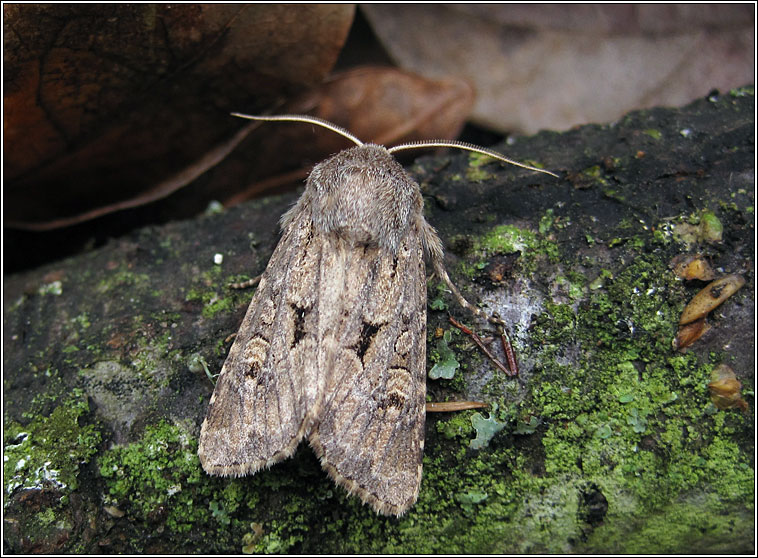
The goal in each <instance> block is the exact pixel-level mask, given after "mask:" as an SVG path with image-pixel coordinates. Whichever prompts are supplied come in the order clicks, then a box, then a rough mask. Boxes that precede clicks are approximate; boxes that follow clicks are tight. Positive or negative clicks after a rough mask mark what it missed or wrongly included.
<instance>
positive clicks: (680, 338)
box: [672, 318, 711, 351]
mask: <svg viewBox="0 0 758 558" xmlns="http://www.w3.org/2000/svg"><path fill="white" fill-rule="evenodd" d="M710 329H711V326H710V325H708V322H706V321H705V318H700V319H699V320H695V321H694V322H690V323H688V324H685V325H682V326H679V331H678V332H677V334H676V338H675V339H674V341H673V343H672V345H673V347H674V350H675V351H677V350H679V351H680V350H682V349H684V348H686V347H689V346H690V345H692V344H693V343H694V342H695V341H697V340H698V339H700V338H701V337H702V336H703V335H705V333H706V332H708V331H710Z"/></svg>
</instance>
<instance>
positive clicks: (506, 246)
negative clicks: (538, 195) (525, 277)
mask: <svg viewBox="0 0 758 558" xmlns="http://www.w3.org/2000/svg"><path fill="white" fill-rule="evenodd" d="M541 226H542V228H543V229H544V230H545V231H546V232H547V231H549V229H550V228H551V227H552V226H553V217H552V213H550V212H547V213H546V215H545V221H544V222H543V223H542V225H541ZM472 252H473V253H474V254H475V255H476V256H478V257H479V258H481V261H480V262H479V263H478V264H475V267H474V269H473V270H471V271H473V272H474V273H477V272H479V271H480V270H481V269H482V268H483V267H484V266H485V265H486V260H487V259H489V258H490V257H492V256H494V255H497V254H513V253H516V252H520V253H521V257H520V258H519V263H520V265H521V267H522V269H523V270H524V272H526V273H528V272H530V271H533V270H534V269H535V267H536V265H537V262H538V261H539V260H540V259H542V258H545V257H547V258H548V260H549V261H551V262H556V261H557V259H558V246H557V245H556V244H555V243H554V242H553V241H551V240H549V239H548V238H546V237H545V236H544V233H540V234H538V233H534V232H532V231H530V230H528V229H520V228H518V227H515V226H513V225H500V226H497V227H494V228H493V229H492V230H491V231H490V232H489V233H487V234H485V235H483V236H481V237H479V238H477V239H475V241H474V245H473V249H472Z"/></svg>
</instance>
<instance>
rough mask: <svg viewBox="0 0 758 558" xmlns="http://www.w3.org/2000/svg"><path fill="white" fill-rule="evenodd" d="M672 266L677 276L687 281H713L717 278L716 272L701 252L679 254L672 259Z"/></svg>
mask: <svg viewBox="0 0 758 558" xmlns="http://www.w3.org/2000/svg"><path fill="white" fill-rule="evenodd" d="M671 267H672V268H673V269H674V273H675V274H676V276H677V277H679V278H681V279H684V280H685V281H691V280H692V279H699V280H701V281H712V280H713V279H715V278H716V272H715V271H713V268H711V266H710V264H708V262H707V261H706V260H705V258H703V256H701V255H700V254H679V255H678V256H676V257H675V258H674V259H673V260H671Z"/></svg>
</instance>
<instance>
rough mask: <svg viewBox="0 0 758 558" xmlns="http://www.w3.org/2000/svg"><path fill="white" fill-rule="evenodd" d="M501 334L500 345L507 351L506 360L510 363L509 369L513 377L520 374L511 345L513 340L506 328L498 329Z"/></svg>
mask: <svg viewBox="0 0 758 558" xmlns="http://www.w3.org/2000/svg"><path fill="white" fill-rule="evenodd" d="M498 331H499V333H500V343H501V344H502V345H503V351H505V359H506V360H507V361H508V368H510V369H511V375H513V376H515V375H517V374H518V372H519V370H518V363H517V362H516V355H515V354H514V353H513V346H512V345H511V339H510V337H508V333H507V332H506V331H505V328H504V327H498Z"/></svg>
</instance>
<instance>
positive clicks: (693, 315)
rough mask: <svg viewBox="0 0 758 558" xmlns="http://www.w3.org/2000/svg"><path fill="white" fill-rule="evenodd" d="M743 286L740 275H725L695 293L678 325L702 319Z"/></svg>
mask: <svg viewBox="0 0 758 558" xmlns="http://www.w3.org/2000/svg"><path fill="white" fill-rule="evenodd" d="M744 284H745V279H744V278H743V277H742V276H741V275H736V274H735V275H727V276H726V277H722V278H721V279H718V280H716V281H713V282H712V283H711V284H710V285H708V286H707V287H705V288H704V289H703V290H702V291H700V292H699V293H697V294H696V295H695V296H694V297H693V298H692V300H691V301H690V302H689V304H688V305H687V306H686V307H685V308H684V311H683V312H682V317H681V318H680V319H679V324H680V325H684V324H688V323H690V322H694V321H695V320H699V319H700V318H704V317H705V316H707V315H708V313H710V312H711V311H712V310H713V309H714V308H716V307H717V306H718V305H719V304H721V303H722V302H724V301H725V300H726V299H727V298H729V297H730V296H732V295H733V294H734V293H735V292H737V291H738V290H739V289H740V288H741V287H742V286H743V285H744Z"/></svg>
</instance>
